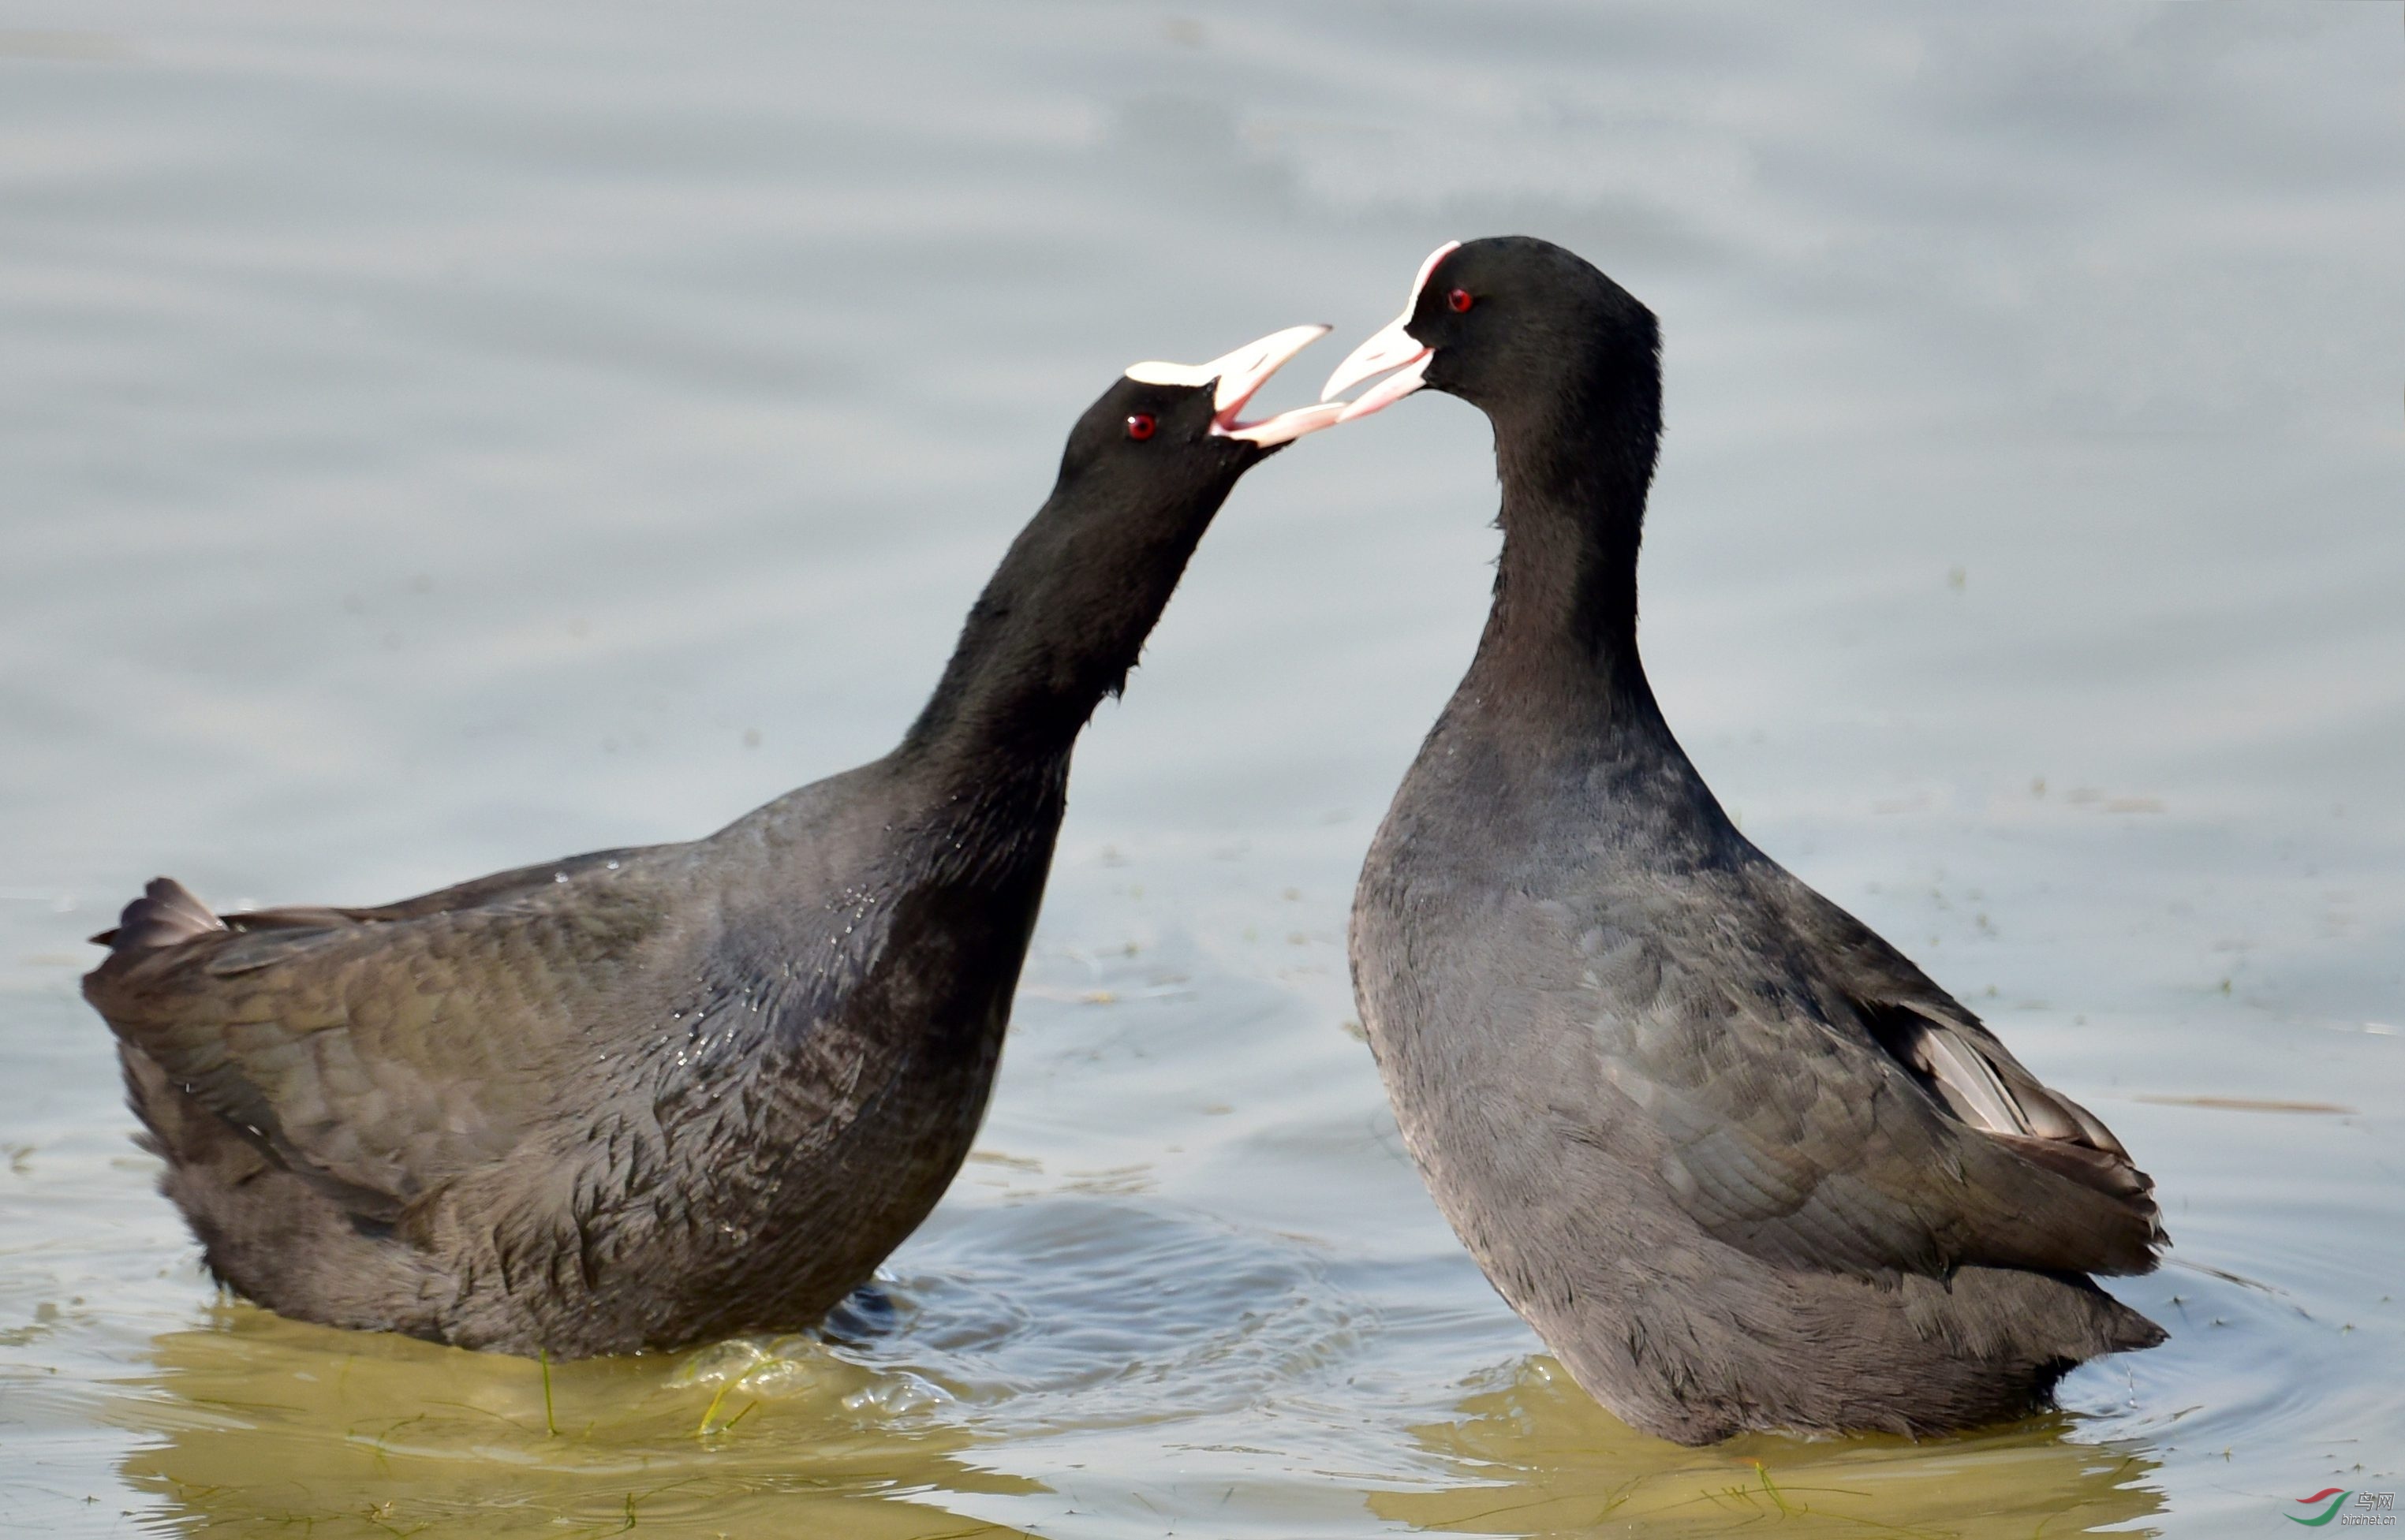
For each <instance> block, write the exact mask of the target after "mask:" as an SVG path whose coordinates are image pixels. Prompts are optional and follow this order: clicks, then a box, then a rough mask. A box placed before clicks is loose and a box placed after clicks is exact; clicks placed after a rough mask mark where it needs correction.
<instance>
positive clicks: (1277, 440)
mask: <svg viewBox="0 0 2405 1540" xmlns="http://www.w3.org/2000/svg"><path fill="white" fill-rule="evenodd" d="M1327 334H1328V328H1326V327H1324V326H1298V327H1288V328H1287V329H1285V330H1284V331H1277V332H1273V333H1271V334H1270V335H1269V336H1267V337H1263V338H1261V339H1259V341H1258V342H1252V343H1245V345H1244V346H1243V347H1240V348H1237V349H1236V350H1235V351H1234V352H1232V353H1229V354H1226V355H1223V356H1222V357H1217V358H1214V359H1212V360H1211V361H1210V362H1209V363H1204V364H1172V363H1162V362H1159V361H1150V362H1146V363H1140V364H1132V365H1130V366H1129V367H1128V370H1127V372H1126V373H1125V374H1123V375H1121V376H1120V378H1119V379H1118V381H1117V382H1116V383H1115V384H1113V385H1112V386H1111V387H1110V389H1108V390H1106V391H1104V392H1103V395H1102V399H1100V400H1097V401H1096V402H1095V403H1094V404H1093V405H1092V406H1090V407H1089V408H1087V409H1086V413H1085V415H1084V416H1082V417H1080V418H1078V419H1077V426H1076V427H1074V428H1072V429H1070V431H1069V442H1068V446H1067V448H1065V449H1064V450H1062V455H1061V483H1060V486H1061V490H1062V492H1069V493H1073V494H1074V495H1075V497H1076V499H1077V500H1078V501H1079V502H1081V503H1087V504H1089V505H1090V506H1093V507H1096V508H1098V509H1108V510H1111V511H1114V512H1115V513H1116V514H1118V515H1120V516H1127V515H1132V514H1140V513H1141V512H1142V511H1145V510H1147V509H1158V510H1161V511H1169V510H1172V509H1178V508H1185V507H1188V506H1191V505H1194V504H1196V503H1197V501H1198V499H1199V500H1201V501H1202V503H1203V504H1204V505H1205V506H1207V507H1210V508H1216V507H1217V504H1218V500H1219V499H1220V498H1222V497H1226V496H1227V493H1228V489H1229V488H1230V487H1231V486H1233V485H1234V484H1235V483H1236V478H1238V477H1239V476H1242V475H1243V474H1244V473H1245V471H1246V470H1248V469H1251V468H1252V467H1253V466H1255V465H1257V464H1259V462H1260V461H1261V460H1263V459H1265V458H1267V457H1268V456H1269V455H1273V454H1275V453H1276V452H1277V451H1278V450H1280V449H1282V448H1284V447H1285V446H1286V445H1287V444H1289V443H1291V442H1293V441H1295V440H1297V439H1299V438H1301V437H1302V436H1303V435H1304V434H1306V433H1315V432H1317V431H1318V430H1319V429H1321V428H1323V427H1332V426H1333V425H1334V424H1335V421H1336V419H1337V418H1338V417H1339V416H1340V415H1342V412H1343V409H1342V408H1341V407H1335V406H1309V407H1300V408H1297V409H1296V410H1294V411H1291V412H1281V413H1278V414H1277V415H1275V416H1273V417H1270V418H1267V419H1266V420H1263V421H1260V422H1245V421H1244V420H1242V417H1241V415H1240V414H1241V413H1243V412H1244V410H1245V405H1246V404H1247V403H1249V402H1250V401H1251V400H1252V399H1253V395H1254V393H1255V392H1257V391H1259V389H1260V387H1261V386H1262V385H1265V384H1267V383H1268V381H1269V378H1270V376H1271V375H1273V374H1274V373H1276V372H1277V371H1278V370H1279V369H1280V368H1281V367H1282V366H1283V365H1285V363H1286V362H1287V360H1288V359H1290V358H1292V357H1294V356H1295V355H1296V354H1297V353H1300V352H1301V351H1302V350H1303V348H1305V347H1307V346H1309V345H1310V344H1311V343H1315V342H1316V341H1318V340H1319V339H1320V338H1321V337H1324V336H1326V335H1327Z"/></svg>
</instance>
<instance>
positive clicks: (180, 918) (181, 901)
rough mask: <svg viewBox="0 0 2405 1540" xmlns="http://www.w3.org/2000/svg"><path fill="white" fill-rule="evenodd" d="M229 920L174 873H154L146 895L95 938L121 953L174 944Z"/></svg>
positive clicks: (136, 900) (220, 925) (224, 926)
mask: <svg viewBox="0 0 2405 1540" xmlns="http://www.w3.org/2000/svg"><path fill="white" fill-rule="evenodd" d="M225 928H226V923H225V921H223V920H221V919H219V918H218V917H217V912H216V911H215V910H213V909H211V908H210V907H209V906H208V905H207V904H205V903H202V902H201V901H200V900H199V899H198V898H196V897H194V896H193V894H192V890H191V889H189V888H187V887H185V886H184V885H183V884H182V883H180V882H177V881H176V879H175V878H174V877H153V878H152V879H151V880H150V885H149V886H148V887H147V888H145V889H142V896H141V897H140V898H138V899H135V900H134V902H133V903H129V904H127V905H126V906H125V913H124V914H122V915H120V916H119V917H118V920H117V928H116V929H115V930H113V931H102V932H101V933H100V934H98V935H96V936H94V937H92V938H91V939H92V940H93V941H94V942H96V943H98V944H99V945H103V946H106V947H109V948H111V949H113V950H115V951H117V952H119V953H126V952H145V951H149V950H151V949H152V948H154V947H160V946H174V945H177V944H178V943H181V942H187V941H190V940H191V939H192V938H193V937H194V936H204V935H206V934H208V933H209V932H210V931H222V930H224V929H225Z"/></svg>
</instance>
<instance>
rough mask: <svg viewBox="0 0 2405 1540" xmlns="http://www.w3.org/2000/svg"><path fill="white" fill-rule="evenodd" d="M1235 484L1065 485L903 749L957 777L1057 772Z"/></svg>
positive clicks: (1026, 534) (1040, 516) (982, 781)
mask: <svg viewBox="0 0 2405 1540" xmlns="http://www.w3.org/2000/svg"><path fill="white" fill-rule="evenodd" d="M1227 491H1228V488H1227V487H1226V486H1218V487H1215V488H1211V489H1208V490H1207V491H1205V492H1202V493H1199V494H1197V495H1195V496H1193V497H1188V498H1186V499H1184V500H1183V501H1182V502H1177V503H1169V502H1164V501H1162V500H1160V498H1159V497H1130V496H1128V495H1127V494H1126V493H1125V491H1124V489H1122V490H1121V492H1120V493H1119V494H1118V495H1117V496H1114V494H1113V492H1112V490H1111V489H1109V488H1104V487H1093V486H1088V485H1082V484H1077V483H1068V482H1064V483H1062V485H1060V486H1057V487H1055V488H1054V489H1053V493H1052V497H1050V499H1049V500H1048V501H1047V502H1046V503H1045V505H1044V507H1043V509H1042V510H1041V511H1038V512H1037V513H1036V515H1035V517H1034V519H1033V520H1031V521H1030V522H1029V523H1028V525H1027V527H1026V528H1025V529H1023V530H1021V531H1020V534H1019V538H1018V539H1016V540H1014V541H1012V542H1011V547H1010V550H1009V552H1008V553H1006V554H1005V555H1004V557H1003V559H1002V565H1001V566H1000V567H997V568H996V569H995V571H994V574H993V577H992V579H991V580H989V581H987V583H986V585H985V591H984V592H983V593H981V594H979V595H977V603H976V604H975V605H974V606H973V607H971V609H970V610H969V617H968V620H967V622H966V623H965V624H963V626H962V628H961V638H960V644H959V645H958V646H957V647H956V648H954V649H953V651H952V657H951V661H950V663H949V664H948V665H946V666H945V668H944V674H943V678H942V679H941V680H940V681H939V682H938V683H937V684H936V686H935V693H934V694H933V695H932V696H931V697H929V699H928V701H927V705H926V708H925V709H924V710H923V711H921V713H920V715H919V720H918V721H916V722H915V723H913V724H912V726H911V728H910V731H909V733H908V735H907V736H905V737H904V739H903V741H902V747H901V749H899V750H897V755H898V757H900V758H902V759H904V760H907V761H909V762H912V763H915V764H918V765H921V766H923V767H925V768H926V769H928V770H930V771H931V772H933V773H934V774H935V776H936V777H938V778H939V779H940V780H942V781H943V782H945V783H948V784H950V785H952V786H955V787H969V788H979V789H984V788H992V787H994V786H996V785H997V784H1000V783H1006V782H1012V781H1019V780H1026V781H1028V782H1029V783H1031V784H1035V783H1042V782H1047V781H1051V780H1054V779H1056V778H1057V777H1058V776H1059V774H1060V773H1061V771H1062V768H1063V767H1064V765H1065V763H1066V761H1067V759H1068V756H1069V751H1070V750H1071V749H1073V748H1074V747H1076V741H1077V734H1078V733H1079V732H1080V731H1081V730H1082V729H1083V728H1084V727H1085V725H1086V721H1087V720H1088V719H1089V718H1090V717H1091V716H1092V715H1093V713H1094V708H1095V707H1097V706H1099V705H1101V704H1102V700H1103V697H1104V695H1106V694H1116V693H1118V690H1119V689H1120V687H1121V686H1122V685H1123V684H1124V683H1125V682H1126V679H1127V675H1128V671H1129V670H1130V669H1131V668H1132V667H1134V666H1135V662H1136V658H1137V656H1138V654H1139V653H1140V652H1141V651H1142V650H1143V647H1144V642H1145V638H1146V637H1147V636H1149V635H1150V634H1151V632H1152V628H1153V624H1154V623H1155V622H1157V621H1159V620H1160V612H1161V610H1162V609H1164V608H1165V607H1166V606H1167V605H1168V603H1169V597H1170V595H1171V594H1172V593H1173V592H1174V590H1175V588H1176V586H1177V580H1178V578H1179V577H1180V576H1181V575H1182V574H1183V573H1184V572H1185V570H1186V563H1187V561H1188V558H1189V557H1191V556H1192V555H1193V553H1194V548H1195V545H1196V543H1197V542H1199V541H1200V540H1201V539H1202V532H1203V531H1204V530H1205V529H1206V528H1208V527H1209V525H1210V523H1211V518H1212V515H1213V514H1215V513H1217V511H1218V507H1219V503H1220V501H1221V500H1222V499H1223V498H1224V497H1226V495H1227Z"/></svg>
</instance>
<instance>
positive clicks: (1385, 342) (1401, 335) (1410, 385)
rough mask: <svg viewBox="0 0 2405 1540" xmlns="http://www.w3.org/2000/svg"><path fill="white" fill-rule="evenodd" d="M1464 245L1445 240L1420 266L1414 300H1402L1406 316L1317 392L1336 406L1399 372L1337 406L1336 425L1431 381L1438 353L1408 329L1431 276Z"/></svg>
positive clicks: (1374, 338)
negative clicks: (1349, 394) (1374, 378)
mask: <svg viewBox="0 0 2405 1540" xmlns="http://www.w3.org/2000/svg"><path fill="white" fill-rule="evenodd" d="M1459 245H1461V243H1460V242H1459V241H1447V242H1446V243H1445V244H1444V245H1441V246H1439V247H1437V248H1436V249H1435V250H1434V251H1432V252H1430V253H1428V260H1427V261H1425V262H1422V263H1421V264H1420V271H1419V276H1417V277H1415V278H1413V280H1412V293H1411V298H1410V299H1408V300H1405V301H1403V313H1402V314H1401V315H1398V316H1396V317H1395V318H1394V319H1393V320H1391V321H1389V322H1387V323H1386V324H1385V326H1383V327H1381V328H1380V329H1378V331H1377V333H1376V334H1375V335H1374V336H1372V337H1371V339H1370V340H1369V341H1368V342H1366V343H1362V344H1361V345H1360V346H1359V347H1357V348H1355V349H1354V350H1353V351H1352V353H1351V354H1350V355H1348V356H1347V357H1345V359H1344V361H1343V363H1341V364H1338V365H1337V366H1336V372H1335V373H1333V374H1330V375H1329V377H1328V384H1327V385H1326V387H1325V388H1323V389H1322V390H1321V391H1320V393H1319V399H1320V400H1321V401H1322V402H1335V401H1336V398H1337V397H1339V396H1342V395H1343V394H1344V392H1346V391H1347V390H1350V389H1352V388H1353V387H1354V386H1355V385H1359V384H1360V383H1361V382H1362V381H1364V380H1366V379H1368V378H1370V377H1371V375H1373V374H1386V371H1388V370H1390V369H1391V370H1394V371H1397V372H1396V373H1393V374H1387V375H1386V378H1385V379H1383V380H1380V381H1379V382H1378V383H1377V384H1376V385H1371V387H1370V388H1369V389H1368V390H1366V391H1364V392H1362V394H1361V397H1360V399H1357V400H1355V401H1351V402H1342V403H1336V404H1338V405H1340V406H1341V407H1342V410H1341V411H1339V412H1338V413H1337V414H1336V420H1337V421H1338V422H1340V423H1349V422H1352V421H1355V420H1356V419H1357V418H1361V417H1366V416H1368V415H1370V413H1373V412H1383V411H1385V409H1386V408H1388V407H1390V406H1392V405H1394V404H1395V403H1396V402H1397V401H1399V400H1401V399H1403V398H1404V397H1406V396H1408V395H1410V394H1411V393H1412V392H1413V391H1414V390H1417V389H1418V388H1419V387H1420V386H1422V385H1426V384H1427V383H1428V360H1429V359H1430V358H1433V357H1436V350H1435V349H1434V348H1432V347H1429V346H1428V344H1427V343H1423V342H1421V341H1420V340H1419V339H1418V338H1416V337H1413V335H1412V334H1411V333H1410V332H1409V331H1407V330H1405V328H1406V327H1408V326H1410V325H1411V323H1412V316H1413V315H1414V314H1416V313H1417V312H1418V310H1419V308H1420V290H1422V289H1424V288H1426V287H1428V275H1429V274H1430V273H1434V272H1435V271H1436V265H1437V264H1438V263H1439V262H1442V261H1443V260H1444V259H1446V258H1447V257H1450V256H1452V255H1453V253H1454V251H1455V249H1456V247H1458V246H1459Z"/></svg>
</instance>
